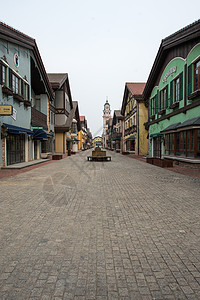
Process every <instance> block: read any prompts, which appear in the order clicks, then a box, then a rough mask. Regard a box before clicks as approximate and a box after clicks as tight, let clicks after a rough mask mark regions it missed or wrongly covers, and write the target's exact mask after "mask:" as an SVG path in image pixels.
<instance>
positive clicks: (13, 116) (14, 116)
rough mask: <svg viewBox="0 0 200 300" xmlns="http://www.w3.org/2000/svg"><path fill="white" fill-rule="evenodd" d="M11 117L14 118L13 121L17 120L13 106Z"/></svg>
mask: <svg viewBox="0 0 200 300" xmlns="http://www.w3.org/2000/svg"><path fill="white" fill-rule="evenodd" d="M11 117H12V118H13V120H15V121H16V120H17V111H16V109H14V108H13V114H12V116H11Z"/></svg>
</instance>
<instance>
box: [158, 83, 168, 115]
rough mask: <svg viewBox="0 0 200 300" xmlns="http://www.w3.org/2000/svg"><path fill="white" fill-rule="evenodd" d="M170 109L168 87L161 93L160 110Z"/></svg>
mask: <svg viewBox="0 0 200 300" xmlns="http://www.w3.org/2000/svg"><path fill="white" fill-rule="evenodd" d="M167 107H168V85H167V86H166V87H165V88H164V89H163V90H161V91H160V101H159V110H160V111H161V110H163V109H166V108H167Z"/></svg>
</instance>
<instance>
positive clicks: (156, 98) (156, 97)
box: [155, 95, 158, 114]
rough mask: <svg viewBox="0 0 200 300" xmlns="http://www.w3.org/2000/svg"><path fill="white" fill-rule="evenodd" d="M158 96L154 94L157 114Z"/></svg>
mask: <svg viewBox="0 0 200 300" xmlns="http://www.w3.org/2000/svg"><path fill="white" fill-rule="evenodd" d="M157 102H158V96H157V95H155V114H157V113H158V103H157Z"/></svg>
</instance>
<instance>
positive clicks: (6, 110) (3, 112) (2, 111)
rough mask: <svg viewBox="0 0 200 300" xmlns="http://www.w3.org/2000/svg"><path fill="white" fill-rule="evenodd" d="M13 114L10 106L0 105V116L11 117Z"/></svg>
mask: <svg viewBox="0 0 200 300" xmlns="http://www.w3.org/2000/svg"><path fill="white" fill-rule="evenodd" d="M12 114H13V107H12V105H0V116H11V115H12Z"/></svg>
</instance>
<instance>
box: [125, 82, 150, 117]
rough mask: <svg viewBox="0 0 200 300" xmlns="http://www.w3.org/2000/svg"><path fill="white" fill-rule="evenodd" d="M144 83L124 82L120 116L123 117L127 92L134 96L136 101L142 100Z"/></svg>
mask: <svg viewBox="0 0 200 300" xmlns="http://www.w3.org/2000/svg"><path fill="white" fill-rule="evenodd" d="M145 84H146V83H145V82H126V83H125V89H124V97H123V101H122V107H121V114H122V115H124V113H125V108H126V103H127V98H128V94H129V92H130V93H131V94H132V95H133V96H134V98H135V99H136V100H137V101H139V100H140V101H141V100H143V97H142V93H143V91H144V88H145Z"/></svg>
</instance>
